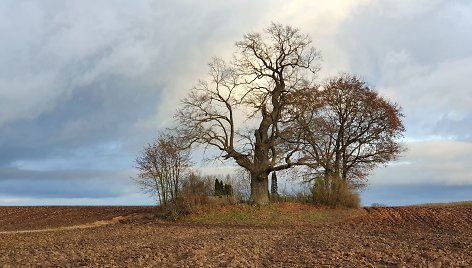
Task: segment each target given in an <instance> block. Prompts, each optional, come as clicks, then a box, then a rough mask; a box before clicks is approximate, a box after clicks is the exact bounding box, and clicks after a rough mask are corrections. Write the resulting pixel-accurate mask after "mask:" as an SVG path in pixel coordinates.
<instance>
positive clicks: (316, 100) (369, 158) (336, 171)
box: [292, 75, 405, 188]
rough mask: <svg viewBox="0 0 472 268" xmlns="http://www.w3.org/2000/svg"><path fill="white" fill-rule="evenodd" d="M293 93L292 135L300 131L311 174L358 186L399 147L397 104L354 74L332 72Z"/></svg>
mask: <svg viewBox="0 0 472 268" xmlns="http://www.w3.org/2000/svg"><path fill="white" fill-rule="evenodd" d="M293 97H294V99H293V101H294V103H293V104H294V107H295V108H294V109H292V112H293V114H292V116H293V118H294V120H293V123H294V125H293V129H297V130H295V131H294V133H296V134H297V135H296V139H295V140H296V141H297V142H299V141H300V139H299V133H301V135H302V139H301V140H302V141H303V143H302V145H301V146H302V147H303V152H304V154H305V157H306V159H307V160H309V161H307V162H308V163H310V164H308V165H309V166H310V167H311V170H313V171H315V174H312V175H311V176H310V178H316V177H322V178H325V179H326V180H329V179H338V178H339V179H342V180H344V181H348V182H349V184H350V186H354V187H356V188H362V187H363V186H364V185H365V182H366V177H367V175H369V174H370V173H371V171H372V170H373V168H375V167H377V166H379V165H385V164H387V163H388V162H390V161H392V160H394V159H396V158H397V157H398V156H399V154H400V153H401V152H402V151H403V150H404V148H403V147H402V145H401V144H400V143H399V139H400V138H401V137H402V135H403V132H404V131H405V128H404V126H403V123H402V120H401V119H402V117H403V115H402V113H401V112H400V108H399V107H398V105H396V104H393V103H391V102H389V101H388V100H386V99H385V98H383V97H381V96H380V95H379V94H378V93H377V92H375V91H374V90H372V89H371V88H369V87H368V86H367V85H366V83H365V82H364V81H362V80H361V79H359V78H357V77H356V76H352V75H341V76H338V77H334V78H331V79H329V80H327V81H326V82H325V83H324V84H323V85H322V86H321V87H312V88H309V89H305V90H301V91H299V92H297V94H294V95H293ZM324 185H325V186H326V187H329V185H331V184H330V183H329V182H326V183H324Z"/></svg>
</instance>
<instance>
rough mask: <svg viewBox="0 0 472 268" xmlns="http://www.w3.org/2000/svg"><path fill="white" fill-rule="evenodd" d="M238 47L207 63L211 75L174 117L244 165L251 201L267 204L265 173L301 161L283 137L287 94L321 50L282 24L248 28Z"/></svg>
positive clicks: (304, 80) (310, 71)
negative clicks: (224, 57) (261, 29)
mask: <svg viewBox="0 0 472 268" xmlns="http://www.w3.org/2000/svg"><path fill="white" fill-rule="evenodd" d="M236 47H237V52H236V53H235V56H234V60H233V61H232V62H231V63H230V64H227V63H225V62H224V61H223V60H221V59H214V60H213V61H212V62H211V63H210V72H209V80H208V81H200V82H199V83H198V85H197V86H195V87H194V88H193V89H192V90H191V92H190V93H189V95H188V97H187V98H185V99H184V100H183V104H182V106H181V107H180V109H179V110H178V112H177V114H176V118H177V121H178V124H179V126H180V127H179V131H180V134H181V135H182V137H185V138H186V139H188V140H189V141H190V143H199V144H203V145H206V146H211V147H213V148H216V149H218V150H219V151H221V157H222V158H223V159H233V160H234V161H235V162H236V163H237V164H238V165H239V166H241V167H243V168H244V169H245V170H247V171H248V173H249V174H250V177H251V182H250V184H251V197H250V201H251V202H252V203H255V204H267V203H268V202H269V191H268V190H269V189H268V175H269V173H270V172H273V171H278V170H283V169H288V168H290V167H292V166H294V165H299V164H302V161H301V159H298V157H297V151H298V148H297V146H287V145H288V144H287V143H285V138H284V136H285V135H286V134H285V133H286V132H287V131H286V129H285V128H286V127H287V126H288V124H287V122H286V116H285V114H286V109H287V108H288V106H287V100H288V99H289V96H290V94H292V93H293V92H295V91H296V90H298V89H301V88H308V87H310V86H311V85H312V81H313V78H314V74H315V73H316V72H317V70H318V67H317V66H316V65H314V62H315V60H316V59H317V58H318V57H319V55H318V52H317V51H316V50H315V49H314V48H313V47H312V46H311V40H310V38H309V37H308V36H306V35H303V34H301V33H300V31H299V30H298V29H295V28H292V27H290V26H283V25H280V24H272V25H271V26H270V27H269V28H268V29H267V30H266V31H265V32H264V33H263V34H260V33H252V34H246V35H245V36H244V38H243V40H242V41H240V42H237V43H236ZM238 117H243V118H244V119H245V120H246V123H247V122H248V121H249V122H253V125H251V126H249V127H248V126H247V124H246V125H244V124H243V123H242V122H241V121H242V120H239V121H238ZM289 132H290V131H289Z"/></svg>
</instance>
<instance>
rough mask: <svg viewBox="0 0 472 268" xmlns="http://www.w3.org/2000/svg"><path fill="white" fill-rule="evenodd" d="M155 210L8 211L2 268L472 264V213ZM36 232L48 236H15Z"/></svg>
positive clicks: (0, 236) (0, 239)
mask: <svg viewBox="0 0 472 268" xmlns="http://www.w3.org/2000/svg"><path fill="white" fill-rule="evenodd" d="M151 213H152V208H150V207H33V208H31V207H30V208H21V207H0V231H3V233H0V267H18V266H33V267H58V266H60V267H85V266H87V267H123V266H124V267H143V266H144V267H472V254H471V252H472V207H394V208H389V207H380V208H366V209H362V210H360V211H355V213H356V215H357V216H355V217H348V218H346V219H344V220H341V221H339V220H338V221H330V222H323V223H320V224H311V225H277V226H265V225H234V224H232V225H228V224H211V225H208V224H207V225H202V224H194V223H170V222H162V221H158V220H156V219H154V218H153V217H152V214H151ZM28 215H31V217H30V216H28ZM40 215H42V216H40ZM119 216H121V218H117V217H119ZM113 219H115V220H113ZM97 221H100V222H102V223H104V224H98V225H94V224H92V223H94V222H97ZM67 226H69V227H70V226H82V227H84V226H85V228H73V229H67ZM64 227H66V229H64ZM32 229H35V230H39V229H41V230H42V231H35V232H20V233H19V232H15V231H25V230H32Z"/></svg>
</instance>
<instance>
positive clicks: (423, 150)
mask: <svg viewBox="0 0 472 268" xmlns="http://www.w3.org/2000/svg"><path fill="white" fill-rule="evenodd" d="M407 147H408V151H407V152H406V153H405V154H404V156H403V157H402V158H401V159H400V162H399V164H396V165H390V166H389V167H387V168H379V169H377V170H376V172H375V174H374V176H373V177H372V178H371V180H370V182H371V183H372V184H373V185H418V184H425V185H427V184H430V185H431V184H432V185H469V186H472V170H471V169H470V163H472V143H470V142H460V141H453V140H448V141H445V140H430V141H418V142H411V143H408V144H407Z"/></svg>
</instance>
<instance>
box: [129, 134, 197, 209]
mask: <svg viewBox="0 0 472 268" xmlns="http://www.w3.org/2000/svg"><path fill="white" fill-rule="evenodd" d="M181 144H182V143H181V142H180V141H179V140H178V139H177V138H176V137H175V136H173V135H171V134H161V135H159V137H158V138H157V139H156V140H155V141H154V142H153V143H150V144H148V145H147V146H146V147H145V148H144V151H143V153H142V154H141V155H140V156H138V157H137V158H136V168H137V169H138V175H137V177H136V178H135V181H136V182H137V183H138V184H139V185H140V186H141V188H142V189H143V190H144V191H146V192H147V193H149V194H150V195H152V196H153V197H155V198H156V200H157V202H158V203H159V204H160V205H164V206H166V205H168V204H169V202H172V201H174V200H176V198H177V197H178V196H179V194H180V193H179V191H180V188H181V184H182V182H183V179H184V178H185V177H186V176H187V173H188V171H189V166H190V154H189V150H188V149H184V148H182V146H181Z"/></svg>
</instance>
